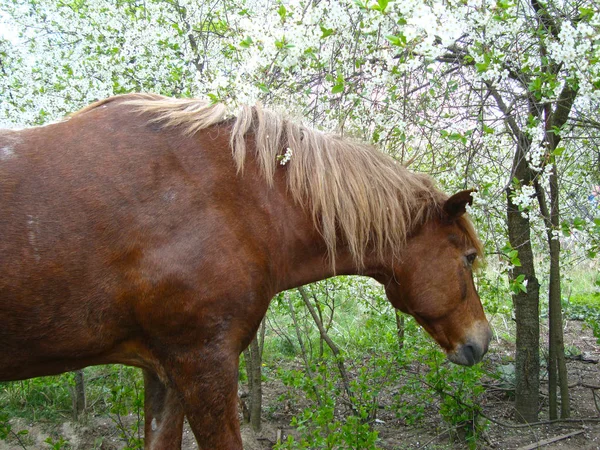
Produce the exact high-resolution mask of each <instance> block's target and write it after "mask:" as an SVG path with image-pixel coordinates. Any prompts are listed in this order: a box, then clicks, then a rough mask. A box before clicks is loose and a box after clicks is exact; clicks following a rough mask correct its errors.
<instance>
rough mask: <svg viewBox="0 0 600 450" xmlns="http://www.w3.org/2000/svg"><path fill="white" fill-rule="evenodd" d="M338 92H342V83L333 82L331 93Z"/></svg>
mask: <svg viewBox="0 0 600 450" xmlns="http://www.w3.org/2000/svg"><path fill="white" fill-rule="evenodd" d="M340 92H344V83H338V84H334V85H333V89H331V93H332V94H339V93H340Z"/></svg>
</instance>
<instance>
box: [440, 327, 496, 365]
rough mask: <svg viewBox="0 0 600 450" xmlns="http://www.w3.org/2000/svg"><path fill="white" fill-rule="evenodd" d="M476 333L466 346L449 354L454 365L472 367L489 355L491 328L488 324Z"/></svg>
mask: <svg viewBox="0 0 600 450" xmlns="http://www.w3.org/2000/svg"><path fill="white" fill-rule="evenodd" d="M474 331H475V332H474V333H471V334H470V335H469V336H468V339H467V340H466V342H465V343H464V344H461V345H459V346H458V347H457V348H456V349H455V350H454V351H453V352H452V353H448V359H449V360H450V361H452V362H453V363H454V364H460V365H461V366H472V365H474V364H477V363H478V362H480V361H481V360H482V359H483V355H485V354H486V353H487V351H488V347H489V345H490V341H491V339H492V330H491V329H490V326H489V325H488V324H487V323H486V324H485V326H481V327H477V328H476V329H475V330H474Z"/></svg>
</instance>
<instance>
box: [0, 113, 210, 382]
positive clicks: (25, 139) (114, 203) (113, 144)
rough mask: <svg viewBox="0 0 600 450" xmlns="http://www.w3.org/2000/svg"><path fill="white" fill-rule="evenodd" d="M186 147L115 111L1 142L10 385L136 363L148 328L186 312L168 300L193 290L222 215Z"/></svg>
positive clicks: (1, 364)
mask: <svg viewBox="0 0 600 450" xmlns="http://www.w3.org/2000/svg"><path fill="white" fill-rule="evenodd" d="M185 140H186V138H184V137H181V136H180V134H178V133H166V132H164V131H161V130H159V129H158V128H157V127H152V126H149V125H148V124H147V122H146V120H144V119H143V118H141V117H139V115H137V114H135V113H132V111H131V110H130V109H127V108H124V107H118V105H110V104H109V105H105V106H104V107H102V106H101V107H99V108H96V109H91V110H89V111H86V112H85V113H83V114H78V115H75V116H74V117H73V118H71V119H69V120H67V121H64V122H61V123H57V124H53V125H49V126H46V127H37V128H32V129H27V130H22V131H6V130H5V131H0V321H1V326H0V342H1V343H2V346H3V351H2V352H1V353H0V379H18V378H23V377H29V376H37V375H43V374H45V373H44V372H48V373H54V372H56V373H57V372H61V371H64V370H69V369H72V368H75V367H78V366H81V365H87V364H89V363H101V362H107V361H106V360H110V359H111V358H112V356H111V355H113V356H114V354H115V352H117V353H119V352H120V353H121V354H120V355H118V356H116V357H114V358H113V359H116V360H119V359H120V360H124V361H123V362H128V360H127V358H128V356H127V355H124V353H127V352H129V353H131V354H132V355H133V354H135V353H139V351H140V348H135V347H136V346H137V347H140V346H141V347H143V344H140V343H139V336H141V335H143V334H144V333H143V329H144V327H147V326H152V324H151V322H152V321H153V320H155V318H156V317H157V316H159V317H161V318H163V319H164V318H165V316H167V319H168V315H169V314H174V313H176V311H175V308H174V312H173V313H170V312H169V309H168V308H167V304H165V303H164V301H165V300H167V301H168V299H169V296H176V295H177V293H178V292H182V291H186V290H189V289H191V287H190V285H191V284H192V283H193V282H194V280H193V279H192V278H193V275H192V274H191V273H190V269H189V268H188V264H187V263H188V262H189V260H190V259H191V258H196V259H202V254H201V253H202V250H203V247H202V245H192V241H193V236H194V232H199V233H200V234H201V231H202V230H198V229H197V228H198V227H204V226H206V220H204V219H203V217H204V216H206V215H211V214H214V212H212V211H213V209H214V208H212V206H211V205H210V204H209V202H208V200H207V199H209V198H210V197H211V195H210V191H211V190H212V189H213V188H212V187H211V183H210V178H211V175H210V174H211V171H210V170H209V169H206V170H205V177H203V178H202V179H203V182H201V183H199V182H198V180H197V179H190V174H189V170H187V169H186V167H185V165H186V161H185V154H176V150H177V148H178V147H181V146H184V145H189V143H188V142H185ZM202 163H203V161H202V157H196V158H195V159H194V164H195V165H196V166H197V165H198V164H200V165H201V164H202ZM203 202H204V203H203ZM191 205H194V207H193V208H192V207H191ZM183 236H188V237H189V248H188V249H186V248H182V249H181V250H182V251H181V252H179V253H178V254H177V255H175V254H174V253H173V252H172V251H169V250H166V249H169V248H173V247H174V246H177V245H181V246H185V245H186V242H187V241H186V242H184V239H183ZM175 239H179V241H180V242H174V240H175ZM205 247H206V246H205ZM205 247H204V249H205ZM186 250H187V253H186ZM158 297H161V299H162V300H163V303H159V302H158V301H157V300H155V299H157V298H158ZM144 302H145V303H146V304H147V306H144ZM157 305H162V308H163V310H158V308H159V307H158V306H157ZM150 311H151V312H150ZM173 322H174V323H173V327H176V326H180V325H181V323H180V322H179V321H178V320H174V319H173ZM117 347H118V348H121V347H123V348H125V347H126V348H127V349H126V350H118V349H117V350H115V348H117ZM135 357H136V356H132V358H133V360H132V361H129V362H130V363H136V361H135ZM82 361H83V363H82ZM109 362H110V361H109ZM115 362H116V361H115ZM142 365H143V364H142Z"/></svg>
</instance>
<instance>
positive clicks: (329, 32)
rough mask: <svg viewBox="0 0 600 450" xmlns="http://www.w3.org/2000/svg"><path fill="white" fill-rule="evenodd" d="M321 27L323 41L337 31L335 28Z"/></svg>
mask: <svg viewBox="0 0 600 450" xmlns="http://www.w3.org/2000/svg"><path fill="white" fill-rule="evenodd" d="M319 27H320V28H321V33H322V34H321V39H325V38H327V37H329V36H331V35H332V34H333V32H334V31H335V30H334V29H333V28H327V27H326V26H324V25H321V24H319Z"/></svg>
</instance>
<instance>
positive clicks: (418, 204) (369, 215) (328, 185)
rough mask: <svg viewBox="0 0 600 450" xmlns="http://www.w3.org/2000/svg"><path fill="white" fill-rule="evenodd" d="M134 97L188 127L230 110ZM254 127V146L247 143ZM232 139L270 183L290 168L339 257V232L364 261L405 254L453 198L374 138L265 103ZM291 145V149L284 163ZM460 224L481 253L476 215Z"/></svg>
mask: <svg viewBox="0 0 600 450" xmlns="http://www.w3.org/2000/svg"><path fill="white" fill-rule="evenodd" d="M126 103H127V104H129V105H132V106H134V107H135V108H137V109H138V110H140V111H142V112H146V113H151V114H152V115H154V117H153V118H152V119H151V120H152V121H155V122H161V123H163V124H164V125H166V126H177V127H181V128H182V129H183V130H184V132H186V133H188V134H193V133H196V132H197V131H200V130H202V129H204V128H207V127H210V126H212V125H215V124H217V123H220V122H222V121H223V120H225V119H226V118H227V114H228V112H227V108H226V107H225V105H223V104H220V103H216V104H214V103H210V102H208V101H205V100H199V99H173V98H168V97H162V96H157V95H149V94H135V95H133V96H128V99H127V101H126ZM93 107H94V105H91V106H90V107H88V108H86V110H89V109H90V108H93ZM250 133H252V134H253V135H254V146H253V148H252V147H249V146H248V145H247V144H246V136H247V135H248V134H250ZM230 143H231V149H232V153H233V159H234V161H235V163H236V165H237V169H238V172H242V171H243V170H244V164H245V161H246V158H247V153H248V151H251V152H253V156H254V157H255V158H256V160H257V161H258V164H259V166H260V168H261V170H262V173H263V175H264V177H265V180H266V182H267V183H268V184H269V185H272V184H273V180H274V176H275V171H276V170H285V171H286V173H287V185H288V190H289V192H290V193H291V195H292V196H293V198H294V199H295V201H296V202H298V203H299V204H301V205H303V206H305V207H307V208H309V211H310V213H311V215H312V218H313V220H314V223H315V225H316V226H317V228H318V229H319V231H320V232H321V234H322V236H323V239H324V240H325V243H326V245H327V249H328V253H329V257H330V261H331V263H332V264H333V262H334V258H333V257H334V255H335V252H336V247H337V245H338V240H339V239H342V240H343V242H344V244H345V245H347V246H348V248H349V250H350V252H351V254H352V257H353V258H354V260H355V262H356V263H357V265H358V267H361V266H362V263H363V260H364V256H365V253H366V252H367V251H370V250H372V251H374V252H375V254H376V256H377V257H378V258H379V259H380V260H382V261H383V260H384V258H385V257H386V256H387V257H389V256H392V257H398V254H399V252H400V251H401V249H402V248H403V246H404V245H405V242H406V239H407V236H408V235H409V233H410V232H411V231H412V230H414V229H415V227H417V226H419V225H420V224H422V223H424V222H426V221H427V220H429V219H431V218H432V217H434V216H439V214H441V208H442V206H443V204H444V202H445V200H446V199H447V198H448V196H447V195H445V194H444V193H443V192H441V191H440V190H438V189H437V188H436V187H435V184H434V182H433V180H432V179H431V178H430V177H429V176H427V175H423V174H417V173H413V172H410V171H408V169H406V168H405V167H404V166H402V165H401V164H399V163H397V162H396V161H395V160H394V159H392V158H391V157H389V156H388V155H385V154H384V153H382V152H380V151H378V150H376V149H375V148H374V147H372V146H369V145H365V144H362V143H359V142H355V141H352V140H350V139H347V138H341V137H339V136H336V135H333V134H329V133H323V132H320V131H316V130H313V129H310V128H308V127H305V126H303V125H300V124H297V123H294V122H293V121H290V120H288V119H286V118H285V117H283V116H282V115H281V114H278V113H276V112H273V111H270V110H267V109H263V108H262V107H261V106H260V105H259V104H257V105H256V106H254V107H250V106H243V107H242V108H241V109H240V110H239V111H238V113H237V115H236V118H235V121H234V122H233V126H232V130H231V139H230ZM288 149H290V150H291V152H290V150H288ZM286 152H288V154H289V153H291V157H290V159H289V161H288V162H287V163H286V164H285V166H284V167H282V166H281V164H280V161H281V159H282V158H283V157H284V155H285V154H286ZM460 225H461V228H463V229H464V230H465V232H466V235H467V239H469V240H470V241H472V244H473V245H474V246H475V247H476V248H477V250H478V251H479V252H480V253H481V244H480V242H479V240H478V239H477V237H476V234H475V231H474V229H473V227H472V225H471V223H470V221H468V220H467V219H461V224H460ZM390 251H391V252H392V255H390Z"/></svg>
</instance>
